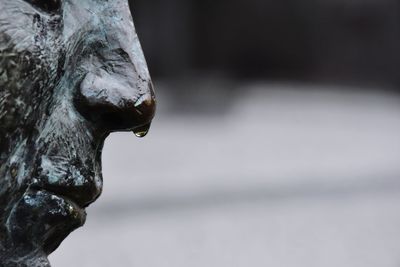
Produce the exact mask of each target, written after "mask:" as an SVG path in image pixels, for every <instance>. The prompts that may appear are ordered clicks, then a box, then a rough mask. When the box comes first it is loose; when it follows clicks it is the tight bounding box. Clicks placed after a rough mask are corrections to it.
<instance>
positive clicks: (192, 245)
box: [50, 83, 400, 267]
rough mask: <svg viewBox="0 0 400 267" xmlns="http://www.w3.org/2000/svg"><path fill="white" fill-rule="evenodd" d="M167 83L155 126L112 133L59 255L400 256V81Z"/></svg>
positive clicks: (71, 259) (351, 264) (88, 261)
mask: <svg viewBox="0 0 400 267" xmlns="http://www.w3.org/2000/svg"><path fill="white" fill-rule="evenodd" d="M265 87H268V90H264V89H265ZM161 88H162V90H160V92H159V110H158V114H157V118H156V119H155V121H154V124H153V127H152V129H151V132H150V134H149V136H148V137H146V138H145V139H137V138H135V137H134V135H133V134H129V133H125V134H113V135H112V136H111V137H110V138H109V139H108V141H107V142H106V145H105V149H104V155H103V168H104V192H103V195H102V197H101V198H100V199H99V200H98V202H96V203H95V204H93V205H92V206H91V207H90V208H89V209H88V220H87V223H86V225H85V227H83V228H81V229H79V230H77V231H75V232H74V233H73V234H71V236H70V237H69V238H68V239H67V240H66V241H65V242H64V243H63V244H62V245H61V247H60V248H59V249H58V250H57V251H56V252H55V253H54V254H53V255H52V256H51V257H50V260H51V262H52V264H53V266H54V267H67V266H68V267H70V266H80V267H94V266H96V267H102V266H104V267H105V266H107V267H108V266H138V267H143V266H145V267H153V266H154V267H156V266H157V267H158V266H163V267H164V266H171V267H188V266H190V267H197V266H198V267H204V266H209V267H214V266H215V267H225V266H226V267H228V266H229V267H235V266H238V267H239V266H240V267H242V266H243V267H248V266H273V267H292V266H293V267H300V266H307V267H321V266H324V267H338V266H340V267H376V266H379V267H399V266H400V208H399V207H400V164H399V161H400V95H397V94H395V93H390V92H379V91H372V90H371V91H357V90H349V89H338V88H324V90H319V88H318V86H314V87H313V88H308V87H307V86H298V85H297V86H291V85H279V84H261V83H260V84H253V85H242V87H241V88H238V89H237V90H235V91H234V92H229V91H227V92H225V93H219V94H218V95H217V94H216V95H215V96H214V95H212V97H211V98H210V97H209V96H210V94H212V90H210V91H207V90H205V91H201V90H199V91H197V92H195V93H194V94H195V96H194V97H193V98H192V99H191V100H190V101H188V102H184V103H183V102H180V101H186V100H185V99H186V98H185V97H181V98H179V97H178V99H172V96H170V95H169V93H168V87H166V86H164V87H162V86H161ZM225 94H226V95H225ZM231 94H233V96H232V97H228V96H229V95H231ZM178 104H179V105H178ZM191 105H192V106H193V109H191ZM179 106H183V107H184V108H182V110H179V108H178V107H179Z"/></svg>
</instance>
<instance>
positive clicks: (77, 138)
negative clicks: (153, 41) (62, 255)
mask: <svg viewBox="0 0 400 267" xmlns="http://www.w3.org/2000/svg"><path fill="white" fill-rule="evenodd" d="M154 112H155V99H154V92H153V88H152V84H151V80H150V76H149V72H148V70H147V66H146V62H145V59H144V56H143V53H142V50H141V47H140V44H139V40H138V37H137V35H136V33H135V29H134V26H133V22H132V18H131V14H130V11H129V6H128V1H127V0H0V266H5V267H8V266H29V267H39V266H40V267H41V266H49V263H48V260H47V256H48V255H49V254H50V253H51V252H53V251H54V250H55V249H56V248H57V247H58V246H59V245H60V243H61V242H62V241H63V239H64V238H65V237H66V236H67V235H68V234H69V233H70V232H72V231H73V230H74V229H76V228H77V227H80V226H82V225H83V224H84V222H85V216H86V214H85V207H87V206H88V205H89V204H90V203H92V202H93V201H95V200H96V198H98V197H99V195H100V193H101V190H102V176H101V151H102V146H103V142H104V139H105V138H106V137H107V135H108V134H109V133H111V132H113V131H133V132H135V133H136V134H137V135H139V136H140V135H144V134H145V133H146V132H147V130H148V128H149V125H150V122H151V120H152V118H153V116H154Z"/></svg>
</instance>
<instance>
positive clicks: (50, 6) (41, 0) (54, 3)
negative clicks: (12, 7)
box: [26, 0, 61, 13]
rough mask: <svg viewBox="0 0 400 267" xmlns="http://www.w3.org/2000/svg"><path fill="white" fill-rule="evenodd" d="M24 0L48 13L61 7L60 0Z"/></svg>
mask: <svg viewBox="0 0 400 267" xmlns="http://www.w3.org/2000/svg"><path fill="white" fill-rule="evenodd" d="M26 2H28V3H30V4H31V5H32V6H34V7H37V8H39V9H41V10H43V11H46V12H48V13H54V12H57V11H59V10H60V9H61V0H26Z"/></svg>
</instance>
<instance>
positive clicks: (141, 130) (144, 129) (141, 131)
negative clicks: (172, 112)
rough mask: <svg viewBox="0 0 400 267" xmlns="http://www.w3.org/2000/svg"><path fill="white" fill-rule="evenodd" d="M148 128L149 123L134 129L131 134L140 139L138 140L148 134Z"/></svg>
mask: <svg viewBox="0 0 400 267" xmlns="http://www.w3.org/2000/svg"><path fill="white" fill-rule="evenodd" d="M150 126H151V123H149V124H146V125H143V126H140V127H137V128H135V129H133V133H134V134H135V135H136V136H137V137H140V138H142V137H145V136H146V135H147V134H148V133H149V130H150Z"/></svg>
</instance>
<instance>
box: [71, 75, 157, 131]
mask: <svg viewBox="0 0 400 267" xmlns="http://www.w3.org/2000/svg"><path fill="white" fill-rule="evenodd" d="M78 91H79V92H78V94H77V97H76V99H75V103H76V106H77V109H78V111H79V112H80V113H81V114H82V115H83V116H84V117H86V118H87V119H88V120H90V121H92V122H93V123H94V124H95V125H96V127H99V128H101V129H104V130H105V131H134V132H135V134H136V135H137V136H140V137H141V136H144V135H145V134H146V133H147V131H148V128H149V127H150V123H151V120H152V119H153V117H154V114H155V109H156V101H155V95H154V89H153V85H152V82H151V81H144V80H142V79H140V78H134V77H131V76H126V75H116V74H114V75H112V74H109V73H107V72H100V73H97V74H92V73H89V74H87V75H86V77H85V78H84V80H83V81H82V83H81V85H80V88H79V90H78Z"/></svg>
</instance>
